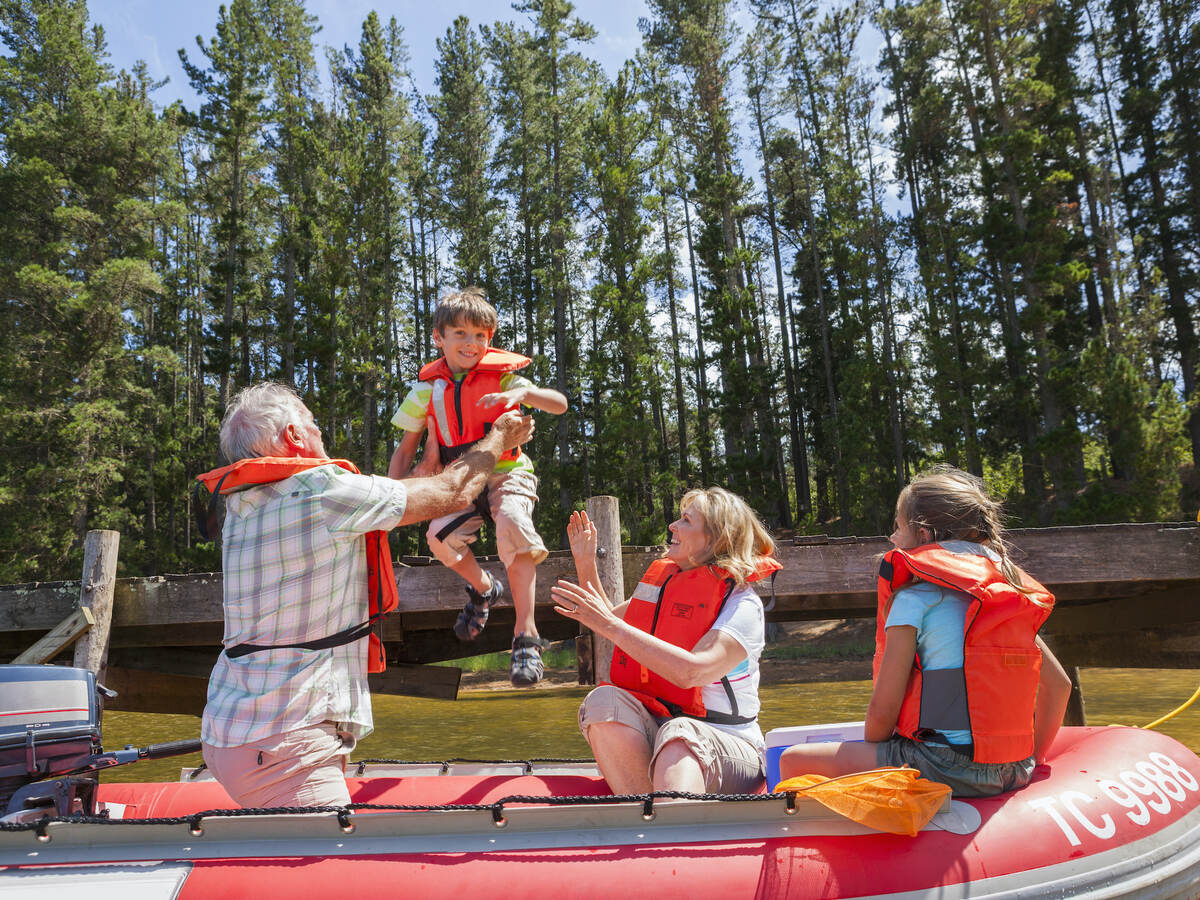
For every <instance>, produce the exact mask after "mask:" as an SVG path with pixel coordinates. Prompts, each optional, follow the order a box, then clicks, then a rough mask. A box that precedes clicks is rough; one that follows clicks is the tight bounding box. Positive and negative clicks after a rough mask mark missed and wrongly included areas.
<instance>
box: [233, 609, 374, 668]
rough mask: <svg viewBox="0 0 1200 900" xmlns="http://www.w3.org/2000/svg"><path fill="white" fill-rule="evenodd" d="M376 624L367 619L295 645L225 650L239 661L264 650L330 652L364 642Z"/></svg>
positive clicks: (247, 645)
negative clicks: (333, 649) (335, 648)
mask: <svg viewBox="0 0 1200 900" xmlns="http://www.w3.org/2000/svg"><path fill="white" fill-rule="evenodd" d="M374 624H375V623H374V621H373V620H372V619H367V621H365V622H359V623H358V624H357V625H351V626H350V627H349V628H343V629H342V630H341V631H339V632H337V633H335V634H331V635H329V636H328V637H323V638H317V639H316V640H315V641H298V642H297V643H294V644H235V645H234V646H232V647H226V648H225V655H226V656H228V657H229V658H230V659H238V658H240V657H242V656H248V655H250V654H251V653H258V652H259V651H262V650H329V649H331V648H333V647H341V646H344V645H345V644H352V643H354V642H355V641H360V640H362V639H363V638H365V637H366V636H367V635H369V634H370V633H371V628H372V627H373V626H374Z"/></svg>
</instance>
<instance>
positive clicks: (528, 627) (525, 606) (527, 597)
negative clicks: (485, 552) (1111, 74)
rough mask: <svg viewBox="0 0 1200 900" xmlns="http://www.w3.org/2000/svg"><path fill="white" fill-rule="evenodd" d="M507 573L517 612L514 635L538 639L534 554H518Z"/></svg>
mask: <svg viewBox="0 0 1200 900" xmlns="http://www.w3.org/2000/svg"><path fill="white" fill-rule="evenodd" d="M472 562H474V559H472ZM507 572H508V589H509V590H510V591H511V592H512V601H513V607H514V608H515V609H516V611H517V621H516V624H515V625H513V634H514V635H518V634H522V633H524V634H527V635H529V636H530V637H537V636H538V630H537V624H536V623H535V622H534V612H533V598H534V592H535V590H536V588H537V563H535V562H534V561H533V554H532V553H518V554H517V555H516V556H514V557H513V560H512V562H511V563H509V565H508V569H507ZM464 577H465V576H464ZM476 590H478V588H476Z"/></svg>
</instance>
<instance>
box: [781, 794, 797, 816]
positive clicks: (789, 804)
mask: <svg viewBox="0 0 1200 900" xmlns="http://www.w3.org/2000/svg"><path fill="white" fill-rule="evenodd" d="M786 797H787V801H786V803H785V805H784V807H783V811H784V813H786V814H787V815H789V816H794V815H795V814H796V795H795V794H793V793H791V792H790V791H789V792H788V793H787V795H786Z"/></svg>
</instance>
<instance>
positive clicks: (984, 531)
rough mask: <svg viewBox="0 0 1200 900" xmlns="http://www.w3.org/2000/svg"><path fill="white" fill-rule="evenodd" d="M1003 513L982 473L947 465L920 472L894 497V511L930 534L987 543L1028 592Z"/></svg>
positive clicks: (940, 538)
mask: <svg viewBox="0 0 1200 900" xmlns="http://www.w3.org/2000/svg"><path fill="white" fill-rule="evenodd" d="M1003 515H1004V510H1003V507H1002V506H1001V504H1000V501H998V500H996V499H994V498H993V497H992V496H991V495H990V494H989V493H988V491H987V487H986V486H985V485H984V483H983V479H982V478H980V477H979V476H977V475H972V474H971V473H969V472H964V471H962V470H961V469H956V468H954V467H953V466H947V465H939V466H934V467H933V468H931V469H929V470H927V471H925V472H922V473H921V474H920V475H918V476H917V477H916V478H914V479H913V480H912V481H911V482H909V484H908V486H907V487H906V488H904V490H902V491H901V492H900V497H899V499H897V500H896V517H897V518H898V519H901V520H904V521H907V522H908V523H909V524H911V525H912V526H913V527H914V528H927V529H929V534H930V537H931V540H933V541H937V542H943V541H972V542H974V543H976V544H984V545H986V546H988V547H990V548H991V549H992V550H994V551H995V552H996V553H997V554H998V555H999V557H1000V572H1001V574H1002V575H1003V576H1004V580H1005V581H1007V582H1008V583H1009V584H1011V585H1012V586H1013V587H1015V588H1016V589H1017V590H1018V591H1020V592H1021V593H1023V594H1025V595H1026V596H1028V595H1029V594H1030V591H1029V590H1028V589H1027V588H1026V587H1025V585H1024V583H1023V579H1022V577H1021V576H1022V572H1021V570H1020V569H1019V568H1017V566H1016V564H1014V563H1013V561H1012V560H1011V559H1009V546H1008V543H1007V542H1006V541H1005V540H1004V526H1003V524H1002V520H1003Z"/></svg>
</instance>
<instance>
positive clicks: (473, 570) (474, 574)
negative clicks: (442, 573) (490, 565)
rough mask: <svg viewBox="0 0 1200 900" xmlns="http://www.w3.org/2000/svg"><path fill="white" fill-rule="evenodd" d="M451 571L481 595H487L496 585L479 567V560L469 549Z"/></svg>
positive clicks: (451, 567)
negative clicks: (493, 585)
mask: <svg viewBox="0 0 1200 900" xmlns="http://www.w3.org/2000/svg"><path fill="white" fill-rule="evenodd" d="M450 570H451V571H452V572H456V573H457V574H458V575H459V576H460V577H461V578H462V579H463V580H464V581H466V582H467V584H469V585H471V587H473V588H474V589H475V590H476V591H477V592H479V593H480V594H486V593H487V592H488V591H490V590H491V589H492V584H493V583H494V580H493V579H492V576H491V575H489V574H488V573H487V572H485V571H483V569H482V568H481V567H480V565H479V560H477V559H476V558H475V554H474V553H472V552H471V551H470V550H469V549H465V550H463V555H462V559H460V560H459V561H458V562H456V563H455V564H454V565H452V566H450Z"/></svg>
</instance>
